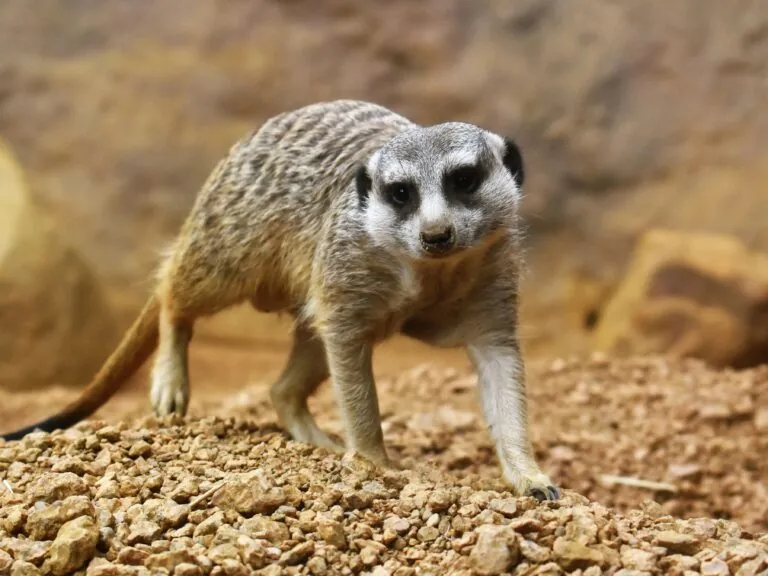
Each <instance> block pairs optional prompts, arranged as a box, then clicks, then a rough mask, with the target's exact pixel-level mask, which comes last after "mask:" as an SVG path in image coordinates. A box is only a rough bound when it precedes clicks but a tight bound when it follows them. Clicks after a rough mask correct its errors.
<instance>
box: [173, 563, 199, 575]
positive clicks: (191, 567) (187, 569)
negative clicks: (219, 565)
mask: <svg viewBox="0 0 768 576" xmlns="http://www.w3.org/2000/svg"><path fill="white" fill-rule="evenodd" d="M203 574H204V572H203V569H202V568H200V566H197V565H196V564H192V563H187V562H183V563H181V564H178V565H177V566H176V568H174V570H173V576H203Z"/></svg>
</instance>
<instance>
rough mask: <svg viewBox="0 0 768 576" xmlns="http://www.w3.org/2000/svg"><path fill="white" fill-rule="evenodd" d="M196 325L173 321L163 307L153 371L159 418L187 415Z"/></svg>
mask: <svg viewBox="0 0 768 576" xmlns="http://www.w3.org/2000/svg"><path fill="white" fill-rule="evenodd" d="M191 339H192V322H190V321H187V320H182V319H175V318H173V317H172V315H171V312H170V310H169V309H168V307H167V306H166V305H163V306H162V308H161V310H160V327H159V342H158V346H157V352H156V354H155V361H154V365H153V367H152V388H151V391H150V400H151V402H152V408H153V409H154V412H155V414H156V415H158V416H166V415H168V414H171V413H176V414H180V415H182V416H183V415H184V414H186V413H187V407H188V405H189V368H188V358H187V357H188V354H187V352H188V349H189V342H190V340H191Z"/></svg>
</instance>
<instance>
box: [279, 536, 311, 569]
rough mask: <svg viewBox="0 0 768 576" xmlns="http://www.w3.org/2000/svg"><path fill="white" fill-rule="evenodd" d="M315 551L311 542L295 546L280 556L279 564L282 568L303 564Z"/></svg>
mask: <svg viewBox="0 0 768 576" xmlns="http://www.w3.org/2000/svg"><path fill="white" fill-rule="evenodd" d="M314 551H315V543H314V542H312V541H311V540H310V541H308V542H303V543H301V544H297V545H296V546H294V547H293V548H291V549H290V550H288V551H287V552H285V553H284V554H282V555H281V556H280V564H281V565H283V566H296V565H297V564H301V563H302V562H305V561H306V560H307V558H309V557H310V556H312V554H313V553H314Z"/></svg>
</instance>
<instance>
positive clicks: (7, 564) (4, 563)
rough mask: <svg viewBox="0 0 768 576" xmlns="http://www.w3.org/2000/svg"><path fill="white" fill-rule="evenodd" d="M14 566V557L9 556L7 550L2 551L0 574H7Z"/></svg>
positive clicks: (0, 555) (0, 551)
mask: <svg viewBox="0 0 768 576" xmlns="http://www.w3.org/2000/svg"><path fill="white" fill-rule="evenodd" d="M12 564H13V556H11V555H10V554H8V552H6V551H5V550H2V549H0V574H5V573H7V572H8V571H9V570H10V569H11V565H12Z"/></svg>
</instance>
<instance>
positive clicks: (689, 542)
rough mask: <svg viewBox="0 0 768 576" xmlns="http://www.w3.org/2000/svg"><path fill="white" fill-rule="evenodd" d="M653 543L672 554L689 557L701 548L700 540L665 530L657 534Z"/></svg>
mask: <svg viewBox="0 0 768 576" xmlns="http://www.w3.org/2000/svg"><path fill="white" fill-rule="evenodd" d="M653 543H654V544H657V545H659V546H663V547H664V548H666V549H667V550H669V551H670V552H673V553H678V554H687V555H689V556H692V555H693V554H695V553H696V551H697V550H698V547H699V546H698V545H699V540H698V539H697V538H696V537H694V536H692V535H690V534H681V533H680V532H673V531H671V530H664V531H662V532H659V533H658V534H656V536H655V537H654V539H653Z"/></svg>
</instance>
